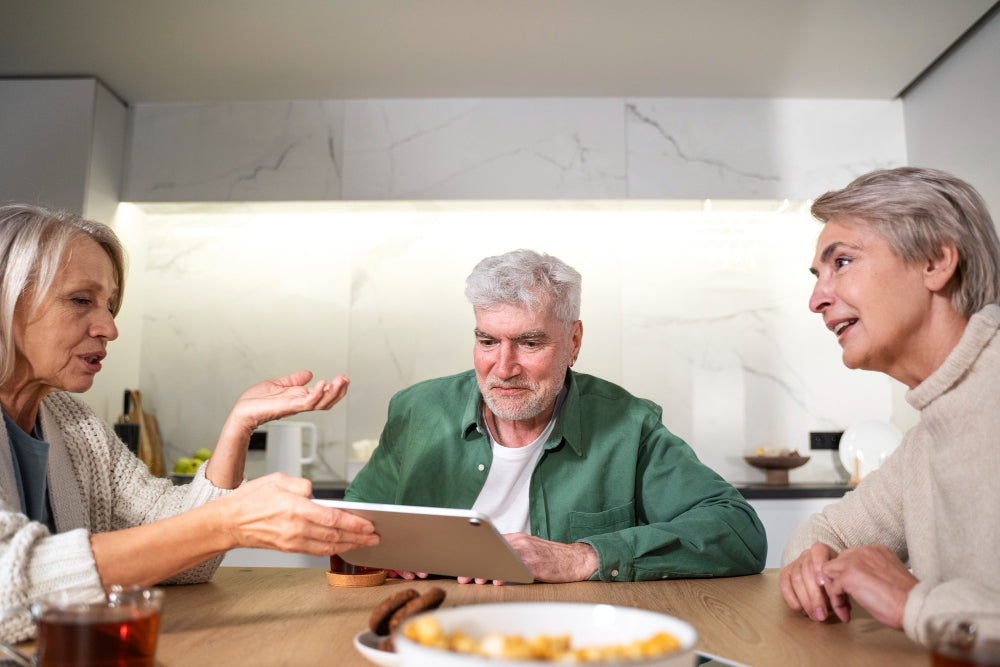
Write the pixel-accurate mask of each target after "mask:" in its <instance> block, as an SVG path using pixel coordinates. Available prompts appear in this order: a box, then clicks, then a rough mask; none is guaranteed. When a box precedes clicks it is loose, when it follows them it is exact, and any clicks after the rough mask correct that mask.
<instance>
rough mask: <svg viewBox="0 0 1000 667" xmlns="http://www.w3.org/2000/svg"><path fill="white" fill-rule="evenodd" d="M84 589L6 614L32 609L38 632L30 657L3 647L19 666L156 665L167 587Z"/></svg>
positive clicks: (47, 598)
mask: <svg viewBox="0 0 1000 667" xmlns="http://www.w3.org/2000/svg"><path fill="white" fill-rule="evenodd" d="M80 599H81V598H80V592H79V591H60V592H58V593H54V594H52V595H49V596H46V597H45V598H43V599H41V600H39V601H37V602H34V603H32V604H31V605H30V606H29V607H28V608H27V609H12V610H7V611H5V612H4V616H8V615H11V614H16V613H19V612H20V613H25V612H27V613H30V614H31V616H32V618H33V619H34V621H35V626H36V629H37V635H36V640H35V655H34V656H33V657H29V656H27V655H25V654H24V653H22V652H21V651H19V650H17V649H16V648H14V647H12V646H9V645H8V644H3V643H0V646H2V647H3V649H4V650H6V651H7V653H8V654H9V655H10V656H11V658H13V659H14V661H15V662H16V663H17V664H19V665H25V666H31V667H83V666H84V665H109V666H114V667H153V664H154V662H153V661H154V656H155V654H156V639H157V637H158V635H159V627H160V614H161V612H162V609H163V591H161V590H158V589H155V588H148V587H144V586H110V587H109V588H107V589H106V590H105V596H104V600H98V601H93V600H90V601H83V602H81V601H80Z"/></svg>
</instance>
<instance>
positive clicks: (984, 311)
mask: <svg viewBox="0 0 1000 667" xmlns="http://www.w3.org/2000/svg"><path fill="white" fill-rule="evenodd" d="M812 213H813V215H814V216H815V217H816V218H818V219H819V220H820V221H821V222H823V223H825V224H824V227H823V230H822V232H821V233H820V236H819V241H818V242H817V245H816V255H815V258H814V260H813V264H812V272H813V273H814V274H815V275H816V286H815V289H814V290H813V294H812V298H811V299H810V302H809V307H810V309H812V311H813V312H815V313H818V314H820V315H821V316H822V317H823V322H824V324H825V325H826V327H827V328H828V329H829V330H830V331H831V332H832V333H833V334H834V335H835V336H836V337H837V341H838V342H839V343H840V346H841V348H842V350H843V360H844V364H845V365H846V366H848V367H849V368H862V369H866V370H874V371H880V372H882V373H885V374H887V375H889V376H890V377H893V378H895V379H896V380H899V381H900V382H902V383H903V384H905V385H906V386H907V387H909V391H908V392H907V394H906V400H907V402H909V403H910V405H912V406H913V407H915V408H916V409H918V410H919V411H920V422H919V423H918V424H917V425H916V426H914V427H913V428H912V429H911V430H910V431H908V432H907V433H906V435H905V437H904V439H903V442H902V444H901V445H900V447H899V448H898V449H897V450H896V451H895V452H894V453H893V454H892V455H891V456H889V458H888V459H887V460H886V462H885V463H884V464H883V465H882V466H881V467H880V468H878V469H877V470H875V471H874V472H872V473H870V474H868V475H867V476H865V478H864V479H862V481H861V483H860V484H859V485H858V487H857V489H855V490H854V491H852V492H850V493H848V494H847V495H846V496H845V497H844V499H843V500H842V501H840V502H838V503H835V504H833V505H830V506H828V507H827V508H826V509H824V511H823V512H822V513H820V514H816V515H813V516H812V517H811V518H810V519H809V520H808V521H807V522H806V523H805V524H803V525H802V526H800V527H799V528H798V529H797V530H796V531H795V532H794V533H793V535H792V537H791V538H790V539H789V541H788V544H787V545H786V547H785V551H784V558H783V562H784V564H785V567H784V568H783V569H782V570H781V576H780V581H781V590H782V593H783V595H784V597H785V599H786V601H787V602H788V604H789V605H790V606H791V607H792V608H793V609H795V610H798V611H801V612H802V613H804V614H806V615H808V616H809V617H810V618H812V619H813V620H817V621H821V620H825V619H826V618H827V615H828V613H829V611H830V610H832V611H833V612H834V613H835V614H836V615H837V617H838V618H840V619H841V620H843V621H847V620H849V619H850V612H851V603H850V599H849V598H853V599H854V600H855V601H856V602H857V603H858V604H860V605H861V606H863V607H864V608H865V609H867V610H868V611H869V612H870V613H871V614H872V615H873V616H874V617H875V618H876V619H878V620H880V621H882V622H883V623H886V624H888V625H890V626H892V627H894V628H897V629H903V630H905V632H906V634H907V635H908V636H910V637H911V638H913V639H916V640H918V641H924V642H926V641H927V634H926V629H927V628H926V624H927V621H928V619H929V618H930V617H932V616H934V615H937V614H945V613H950V612H958V611H963V612H968V611H973V610H994V611H1000V584H998V583H997V579H996V559H997V554H998V553H1000V522H998V521H997V512H998V511H1000V484H998V480H1000V441H998V436H1000V306H998V305H997V301H998V299H1000V243H998V241H997V234H996V231H995V229H994V227H993V222H992V220H991V219H990V215H989V212H988V211H987V209H986V206H985V204H984V203H983V200H982V199H981V197H980V196H979V194H978V193H977V192H976V191H975V189H973V188H972V186H970V185H969V184H968V183H965V182H964V181H961V180H959V179H957V178H955V177H953V176H951V175H949V174H946V173H944V172H941V171H936V170H932V169H918V168H909V167H908V168H900V169H891V170H882V171H876V172H873V173H870V174H867V175H865V176H862V177H860V178H858V179H857V180H855V181H854V182H852V183H851V184H850V185H848V186H847V187H846V188H844V189H843V190H838V191H835V192H828V193H826V194H824V195H823V196H822V197H820V198H819V199H817V200H816V202H815V203H814V204H813V207H812Z"/></svg>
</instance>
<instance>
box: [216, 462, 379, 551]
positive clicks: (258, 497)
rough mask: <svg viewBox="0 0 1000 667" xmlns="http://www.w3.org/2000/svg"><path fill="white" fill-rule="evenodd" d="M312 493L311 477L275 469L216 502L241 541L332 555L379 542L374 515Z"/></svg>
mask: <svg viewBox="0 0 1000 667" xmlns="http://www.w3.org/2000/svg"><path fill="white" fill-rule="evenodd" d="M311 493H312V483H311V482H309V481H308V480H305V479H301V478H298V477H289V476H288V475H285V474H283V473H273V474H271V475H267V476H265V477H261V478H259V479H255V480H253V481H250V482H247V483H246V484H244V485H243V486H241V487H240V488H238V489H237V490H236V491H233V493H231V494H229V495H227V496H224V497H222V498H220V499H218V500H216V501H215V502H217V503H223V504H224V507H225V520H226V524H225V525H226V529H227V530H229V531H230V533H231V535H232V536H233V538H234V541H235V542H236V545H237V546H241V547H258V548H265V549H277V550H279V551H288V552H296V553H303V554H310V555H313V556H328V555H330V554H334V553H340V552H342V551H347V550H348V549H354V548H356V547H363V546H371V545H374V544H378V541H379V538H378V535H376V534H375V528H374V526H373V525H372V523H371V522H370V521H368V520H367V519H363V518H361V517H359V516H356V515H354V514H350V513H348V512H344V511H343V510H338V509H334V508H332V507H326V506H324V505H320V504H318V503H314V502H313V501H312V500H311Z"/></svg>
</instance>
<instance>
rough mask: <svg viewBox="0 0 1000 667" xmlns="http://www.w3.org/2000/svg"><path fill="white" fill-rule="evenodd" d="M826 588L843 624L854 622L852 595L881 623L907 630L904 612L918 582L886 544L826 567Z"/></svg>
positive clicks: (847, 555) (851, 551) (845, 554)
mask: <svg viewBox="0 0 1000 667" xmlns="http://www.w3.org/2000/svg"><path fill="white" fill-rule="evenodd" d="M822 575H823V586H824V588H825V589H826V592H827V595H829V596H830V601H831V604H832V606H833V611H834V612H835V613H836V614H837V617H838V618H839V619H840V620H842V621H849V620H850V619H851V605H850V602H849V601H848V598H847V596H848V595H850V596H851V597H853V598H854V600H855V601H856V602H857V603H858V604H860V605H861V606H862V607H864V608H865V609H867V610H868V612H869V613H870V614H871V615H872V616H874V617H875V618H876V619H878V620H879V621H881V622H883V623H885V624H886V625H888V626H889V627H891V628H895V629H896V630H902V629H903V610H904V609H905V608H906V599H907V598H908V597H909V595H910V590H912V589H913V587H914V586H916V585H917V583H918V580H917V578H916V577H914V576H913V574H912V573H910V571H909V570H908V569H907V567H906V565H904V564H903V562H902V561H901V560H899V558H898V557H897V556H896V554H895V553H893V552H892V550H891V549H889V547H887V546H885V545H883V544H876V545H873V546H867V547H857V548H855V549H845V550H844V551H841V552H840V554H839V555H838V556H837V557H836V558H834V559H833V560H831V561H829V562H827V563H825V564H824V565H823V573H822Z"/></svg>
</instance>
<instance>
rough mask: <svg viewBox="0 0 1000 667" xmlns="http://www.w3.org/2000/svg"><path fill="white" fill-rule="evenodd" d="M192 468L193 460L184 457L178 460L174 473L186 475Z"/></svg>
mask: <svg viewBox="0 0 1000 667" xmlns="http://www.w3.org/2000/svg"><path fill="white" fill-rule="evenodd" d="M190 467H191V459H188V458H185V457H183V456H182V457H181V458H179V459H177V462H176V463H174V472H175V473H177V474H179V475H186V474H188V472H189V471H188V469H189V468H190Z"/></svg>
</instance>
